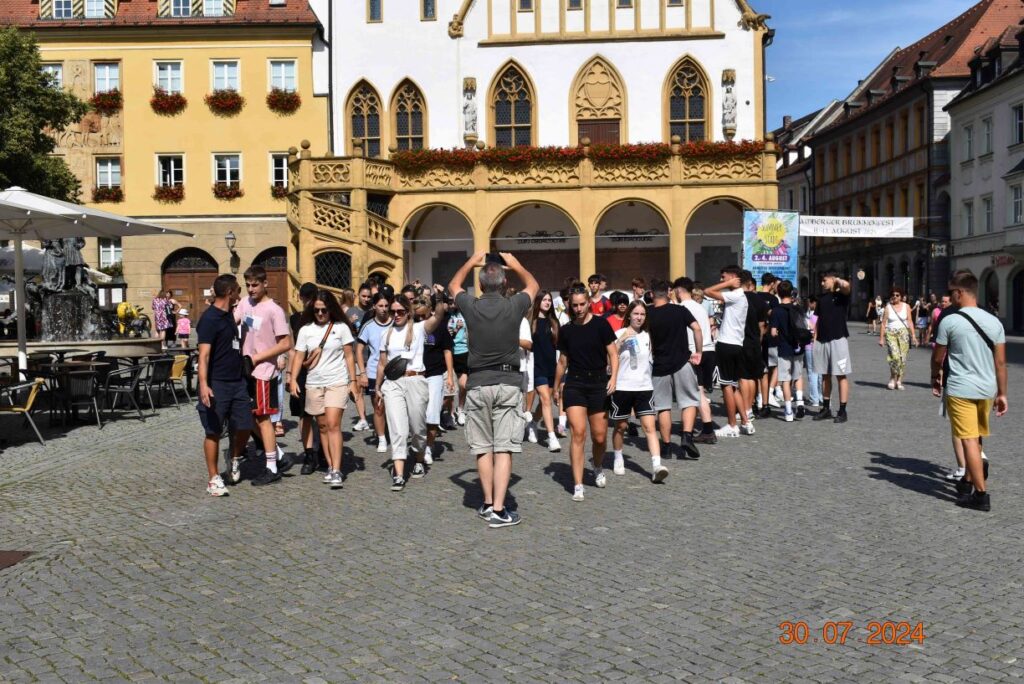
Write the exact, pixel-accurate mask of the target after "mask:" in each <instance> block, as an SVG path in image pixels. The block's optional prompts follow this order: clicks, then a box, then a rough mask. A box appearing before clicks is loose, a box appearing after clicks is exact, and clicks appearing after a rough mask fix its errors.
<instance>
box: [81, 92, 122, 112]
mask: <svg viewBox="0 0 1024 684" xmlns="http://www.w3.org/2000/svg"><path fill="white" fill-rule="evenodd" d="M89 106H90V107H92V108H93V110H94V111H97V112H99V113H100V114H103V115H105V116H113V115H114V114H116V113H117V112H119V111H121V107H122V106H124V98H122V97H121V91H120V90H118V89H117V88H114V89H113V90H108V91H106V92H103V93H96V94H95V95H93V96H92V97H91V98H89Z"/></svg>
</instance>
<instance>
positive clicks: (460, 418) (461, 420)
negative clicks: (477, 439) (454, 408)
mask: <svg viewBox="0 0 1024 684" xmlns="http://www.w3.org/2000/svg"><path fill="white" fill-rule="evenodd" d="M455 421H456V422H457V423H458V424H459V425H465V424H466V412H465V411H463V410H462V409H459V410H458V412H457V414H456V417H455Z"/></svg>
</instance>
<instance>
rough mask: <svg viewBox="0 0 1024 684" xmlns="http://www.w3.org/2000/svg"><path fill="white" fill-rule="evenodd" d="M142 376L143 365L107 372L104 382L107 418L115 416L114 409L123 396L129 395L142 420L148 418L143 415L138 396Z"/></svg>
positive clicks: (129, 399)
mask: <svg viewBox="0 0 1024 684" xmlns="http://www.w3.org/2000/svg"><path fill="white" fill-rule="evenodd" d="M141 378H142V366H128V367H126V368H118V369H117V370H112V371H110V372H109V373H107V379H106V381H105V382H104V383H103V390H102V395H103V401H104V405H105V406H106V407H107V410H108V411H109V413H108V418H107V420H109V419H110V418H111V417H113V415H114V409H116V408H117V405H118V404H119V403H120V401H121V397H127V399H128V402H129V403H130V404H131V405H132V406H133V407H134V408H135V411H136V412H137V413H138V414H139V419H140V420H143V421H145V420H146V417H145V416H144V415H142V409H141V408H139V402H138V399H137V398H136V396H137V394H138V391H139V380H141Z"/></svg>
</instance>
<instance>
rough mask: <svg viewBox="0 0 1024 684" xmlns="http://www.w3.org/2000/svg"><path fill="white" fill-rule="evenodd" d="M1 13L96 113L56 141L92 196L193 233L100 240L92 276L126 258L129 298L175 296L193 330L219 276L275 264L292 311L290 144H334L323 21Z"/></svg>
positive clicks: (203, 8)
mask: <svg viewBox="0 0 1024 684" xmlns="http://www.w3.org/2000/svg"><path fill="white" fill-rule="evenodd" d="M4 5H6V6H7V7H5V9H4V10H0V20H4V21H3V23H10V24H14V25H17V26H20V27H22V28H24V29H25V30H31V31H33V32H34V34H35V36H36V38H37V40H38V43H39V49H40V53H41V55H42V59H43V61H44V64H45V66H44V68H45V69H46V70H47V71H49V72H50V73H51V74H53V76H54V78H55V79H56V80H57V82H58V83H59V84H60V85H61V87H64V88H67V89H70V90H71V91H73V92H74V93H75V94H76V95H78V96H79V97H80V98H82V99H83V100H87V101H88V100H93V101H94V103H95V104H96V105H98V107H97V111H93V112H91V113H90V114H88V115H87V116H86V117H85V118H84V119H83V120H82V121H81V122H80V123H79V124H76V125H73V126H70V127H69V128H68V129H66V130H64V131H61V132H59V133H58V134H57V141H58V149H57V153H58V154H60V155H62V156H63V157H64V159H65V160H66V162H67V163H68V165H69V166H70V167H71V169H72V170H73V171H74V173H75V174H76V176H77V177H78V178H79V179H80V180H81V182H82V196H81V198H80V199H81V201H83V202H84V203H86V204H89V205H91V206H96V207H98V208H101V209H105V210H108V211H113V212H117V213H122V214H127V215H131V216H136V217H145V218H147V219H151V220H153V221H154V222H157V223H160V224H162V225H166V226H168V227H170V228H175V229H180V230H184V231H187V232H189V233H193V234H194V235H195V238H194V239H190V238H184V237H159V238H134V239H133V238H126V239H124V240H123V244H118V243H117V242H112V243H104V244H98V243H97V242H96V241H90V244H89V245H88V246H87V247H86V250H87V252H86V254H85V256H86V260H87V261H88V262H89V263H90V265H95V266H99V267H102V266H109V265H110V264H112V263H115V262H118V261H123V267H124V279H125V281H126V282H127V297H128V299H129V300H130V301H133V302H135V303H138V304H143V305H144V306H146V307H147V309H148V306H149V300H150V298H151V297H152V296H153V294H154V293H155V292H156V291H157V290H158V289H159V288H161V287H169V288H171V289H173V290H174V291H175V296H176V298H177V299H178V300H179V301H180V302H182V304H183V305H185V306H188V307H189V308H190V309H193V320H195V318H194V316H195V315H198V313H200V312H201V310H202V309H203V308H205V307H204V297H203V291H204V290H206V289H207V288H209V287H210V286H211V283H212V280H213V276H214V275H215V274H216V273H217V272H228V271H237V272H239V273H240V272H241V271H243V270H245V268H247V267H248V266H249V265H250V264H252V263H262V264H264V265H266V266H268V267H270V270H271V271H272V286H274V289H275V290H277V292H275V296H276V297H277V298H279V299H280V300H282V301H283V300H284V298H285V296H286V293H285V292H284V288H285V282H286V276H285V269H286V267H287V245H288V240H289V237H288V226H287V222H286V221H285V217H284V214H285V199H284V195H285V193H286V191H287V182H288V174H287V153H288V149H289V147H291V146H292V145H294V144H295V141H296V140H297V139H298V138H300V137H305V138H309V139H310V140H312V141H314V142H315V144H317V146H318V147H321V148H325V147H326V146H327V138H328V123H327V121H328V117H327V109H328V102H327V98H326V95H327V90H328V84H327V83H326V82H324V83H322V84H321V83H314V66H313V60H314V55H313V53H314V45H315V44H317V42H318V31H319V26H318V23H317V19H316V17H315V15H314V14H313V12H312V11H311V10H310V8H309V6H308V3H307V2H306V0H288V2H287V3H275V2H271V0H238V1H237V3H236V2H235V0H159V2H138V1H134V2H117V0H5V2H4ZM317 47H318V48H319V47H322V46H321V45H317ZM156 87H159V88H161V89H162V96H161V97H160V98H159V99H156V98H155V96H156V91H155V88H156ZM115 91H116V92H115ZM271 93H273V95H272V96H271ZM178 95H180V96H181V97H183V98H184V101H185V104H184V108H183V109H180V108H181V105H182V104H183V103H182V100H181V99H180V98H178V97H177V96H178ZM211 96H212V97H213V98H216V99H215V100H213V101H210V98H211ZM238 96H241V98H244V104H243V103H242V102H241V101H240V100H239V98H238ZM296 96H297V97H296ZM118 100H120V104H118ZM218 103H219V104H220V105H221V109H219V110H218V111H214V110H215V107H216V106H217V105H218ZM239 104H241V108H240V109H237V107H238V105H239ZM271 104H274V105H275V107H276V108H277V109H276V110H275V109H272V108H271ZM296 104H298V107H297V108H294V107H295V105H296ZM179 109H180V111H178V110H179ZM235 109H237V111H235ZM288 109H293V111H287V110H288ZM157 110H161V111H157ZM218 195H219V196H218ZM237 195H240V196H237ZM229 233H231V234H232V235H233V236H234V244H233V245H232V249H229V247H228V243H229V242H231V241H230V239H226V237H227V236H228V234H229ZM106 303H109V302H106Z"/></svg>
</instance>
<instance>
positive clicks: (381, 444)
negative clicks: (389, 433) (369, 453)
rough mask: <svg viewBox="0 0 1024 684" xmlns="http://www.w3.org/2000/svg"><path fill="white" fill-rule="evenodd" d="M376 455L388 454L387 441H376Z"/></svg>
mask: <svg viewBox="0 0 1024 684" xmlns="http://www.w3.org/2000/svg"><path fill="white" fill-rule="evenodd" d="M377 453H378V454H386V453H388V440H386V439H384V438H383V437H381V438H380V439H378V440H377Z"/></svg>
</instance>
